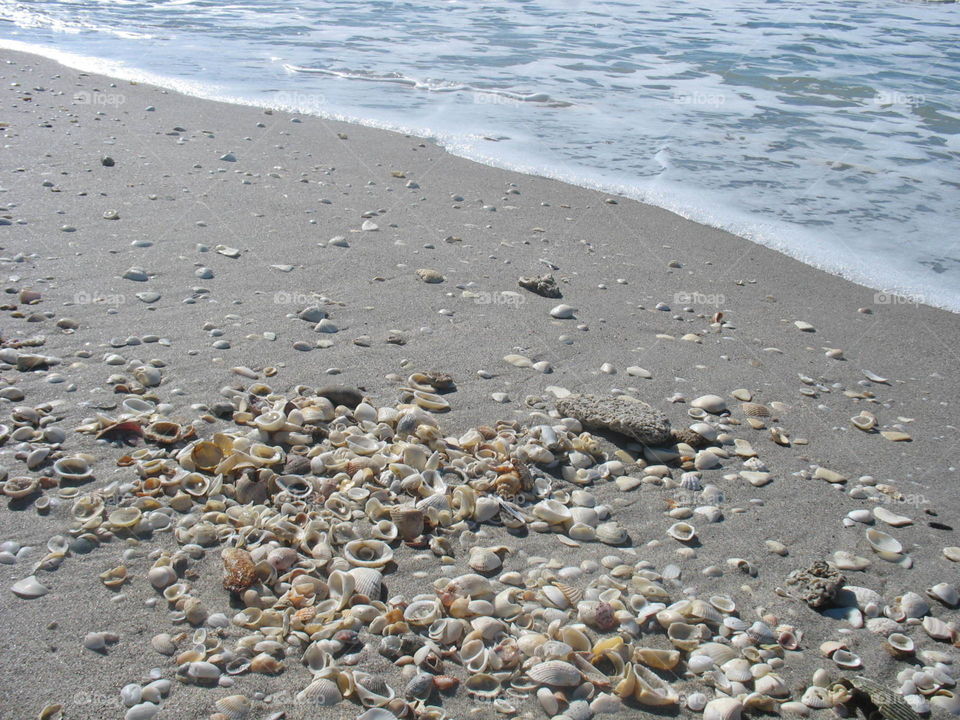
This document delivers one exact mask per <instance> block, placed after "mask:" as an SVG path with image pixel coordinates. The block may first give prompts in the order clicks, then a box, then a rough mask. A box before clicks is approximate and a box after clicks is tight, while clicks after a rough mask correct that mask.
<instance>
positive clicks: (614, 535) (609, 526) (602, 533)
mask: <svg viewBox="0 0 960 720" xmlns="http://www.w3.org/2000/svg"><path fill="white" fill-rule="evenodd" d="M596 532H597V540H599V541H600V542H602V543H604V544H605V545H622V544H623V543H625V542H626V541H627V539H628V538H629V535H628V534H627V531H626V530H625V529H624V528H623V526H621V525H620V523H618V522H605V523H600V524H599V525H597V527H596Z"/></svg>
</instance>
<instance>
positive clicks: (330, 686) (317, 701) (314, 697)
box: [296, 677, 343, 707]
mask: <svg viewBox="0 0 960 720" xmlns="http://www.w3.org/2000/svg"><path fill="white" fill-rule="evenodd" d="M296 699H297V700H298V701H300V702H302V703H305V704H313V705H320V706H321V707H331V706H333V705H336V704H337V703H339V702H340V701H341V700H342V699H343V694H342V693H341V691H340V687H339V686H338V685H337V683H336V681H334V680H332V679H330V678H329V677H319V678H317V679H316V680H314V681H313V682H312V683H310V684H309V685H307V686H306V687H305V688H304V689H303V690H301V691H300V692H299V693H297V696H296Z"/></svg>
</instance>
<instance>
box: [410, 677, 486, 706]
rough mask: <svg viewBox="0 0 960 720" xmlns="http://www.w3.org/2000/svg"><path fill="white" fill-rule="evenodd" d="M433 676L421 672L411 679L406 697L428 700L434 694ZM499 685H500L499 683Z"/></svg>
mask: <svg viewBox="0 0 960 720" xmlns="http://www.w3.org/2000/svg"><path fill="white" fill-rule="evenodd" d="M433 677H434V676H433V675H431V674H430V673H425V672H420V673H417V674H416V675H414V676H413V677H412V678H410V681H409V682H408V683H407V684H406V686H405V687H404V689H403V694H404V696H406V697H408V698H418V699H421V700H426V699H427V698H428V697H430V696H431V695H432V694H433V690H434V682H433ZM497 684H498V685H499V683H497Z"/></svg>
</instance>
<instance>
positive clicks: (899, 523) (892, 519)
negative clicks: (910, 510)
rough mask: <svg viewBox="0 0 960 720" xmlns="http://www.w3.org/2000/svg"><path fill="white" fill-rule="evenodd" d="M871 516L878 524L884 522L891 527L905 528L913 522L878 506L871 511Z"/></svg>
mask: <svg viewBox="0 0 960 720" xmlns="http://www.w3.org/2000/svg"><path fill="white" fill-rule="evenodd" d="M873 516H874V517H875V518H876V519H877V520H879V521H880V522H884V523H886V524H887V525H890V526H891V527H905V526H907V525H913V520H911V519H910V518H908V517H907V516H906V515H898V514H897V513H895V512H893V511H891V510H889V509H887V508H885V507H883V506H882V505H878V506H877V507H875V508H874V509H873Z"/></svg>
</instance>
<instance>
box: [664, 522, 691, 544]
mask: <svg viewBox="0 0 960 720" xmlns="http://www.w3.org/2000/svg"><path fill="white" fill-rule="evenodd" d="M667 535H669V536H670V537H672V538H673V539H674V540H677V541H679V542H683V543H686V542H690V541H691V540H693V539H694V538H695V537H696V536H697V530H696V528H694V527H693V525H691V524H690V523H685V522H678V523H674V524H673V525H671V526H670V527H669V528H668V529H667Z"/></svg>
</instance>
